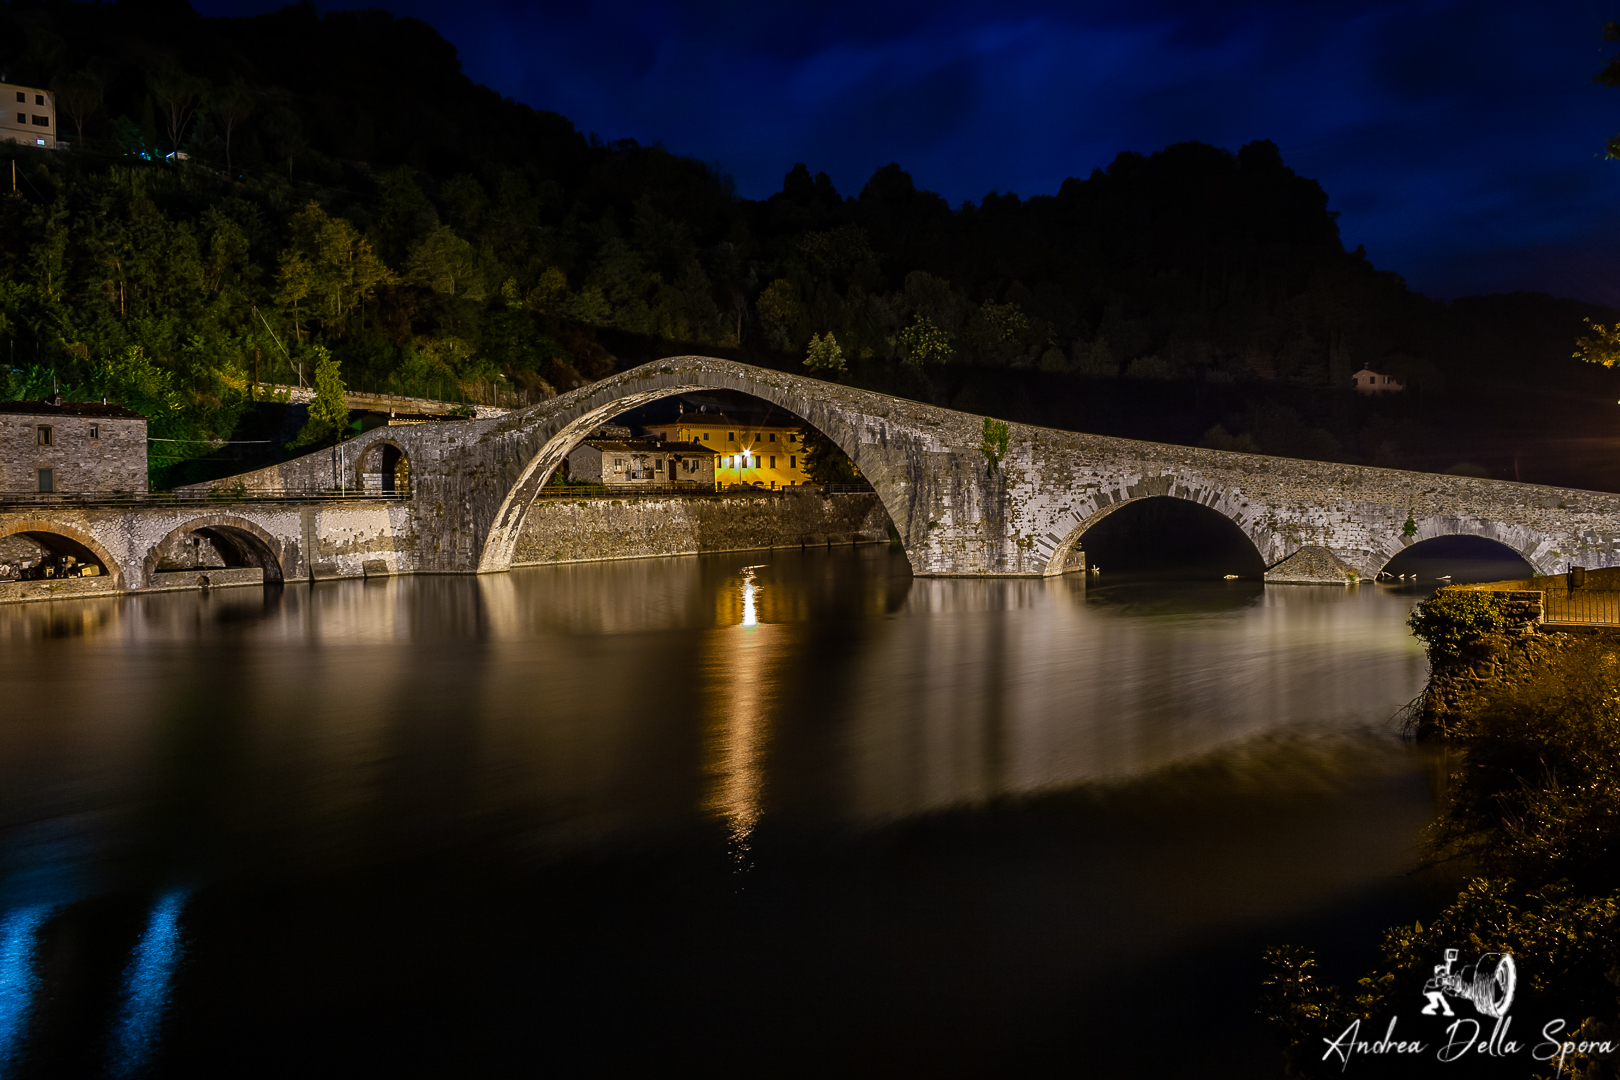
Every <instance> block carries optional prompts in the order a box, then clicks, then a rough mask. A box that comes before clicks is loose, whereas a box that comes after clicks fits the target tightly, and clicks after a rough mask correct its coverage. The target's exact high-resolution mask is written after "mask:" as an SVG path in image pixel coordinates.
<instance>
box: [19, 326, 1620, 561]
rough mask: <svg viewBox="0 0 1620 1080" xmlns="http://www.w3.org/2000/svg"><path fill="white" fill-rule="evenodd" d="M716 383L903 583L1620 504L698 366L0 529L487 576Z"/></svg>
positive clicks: (1347, 539) (632, 377)
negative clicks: (573, 492) (854, 487)
mask: <svg viewBox="0 0 1620 1080" xmlns="http://www.w3.org/2000/svg"><path fill="white" fill-rule="evenodd" d="M716 389H728V390H736V391H741V392H742V393H745V394H750V395H752V396H754V397H757V398H761V399H763V400H765V401H768V402H771V403H772V404H774V405H777V406H780V407H781V408H783V409H786V410H787V411H789V412H791V413H794V414H795V415H797V416H799V417H802V418H803V419H805V420H807V421H808V422H810V423H811V424H813V425H814V426H815V427H816V428H818V429H819V430H821V431H822V432H823V433H825V434H826V435H827V436H828V437H829V438H830V439H832V440H833V441H834V442H835V443H837V444H838V445H839V446H840V447H842V448H843V449H844V450H845V451H846V452H847V453H848V454H849V456H850V457H851V458H852V459H854V461H855V463H856V465H857V466H858V467H859V468H860V470H861V473H862V475H864V476H865V477H867V478H868V479H869V480H870V481H871V483H872V485H873V487H874V488H875V489H876V491H877V494H878V496H879V498H880V499H881V501H882V503H883V505H884V507H885V508H886V509H887V511H888V514H889V517H890V519H891V520H892V521H893V523H894V525H895V527H896V529H897V530H898V531H899V534H900V538H901V541H902V543H903V544H904V546H905V551H906V555H907V557H908V558H909V560H910V562H911V566H912V569H913V571H914V572H915V573H917V574H919V575H941V576H953V575H967V576H976V575H997V576H1043V575H1053V574H1060V573H1064V572H1065V571H1068V570H1073V569H1079V568H1080V567H1081V565H1082V564H1083V556H1081V555H1080V554H1079V540H1080V538H1081V536H1083V534H1084V533H1085V531H1086V530H1087V529H1089V528H1090V527H1091V526H1093V525H1095V524H1096V523H1097V522H1098V521H1100V520H1101V519H1102V518H1104V517H1106V516H1107V515H1108V514H1111V513H1113V512H1115V511H1116V510H1118V509H1119V508H1120V507H1122V506H1124V505H1126V504H1128V503H1130V502H1132V501H1133V500H1137V499H1143V498H1149V497H1153V496H1169V497H1171V498H1177V499H1186V500H1189V501H1191V502H1196V503H1199V504H1201V505H1203V506H1205V507H1208V508H1209V509H1211V510H1213V511H1215V512H1216V513H1219V514H1221V515H1224V516H1225V517H1227V518H1228V519H1230V520H1231V521H1232V522H1233V523H1234V524H1236V526H1237V527H1238V528H1239V529H1241V530H1242V531H1243V533H1244V535H1246V536H1247V537H1248V538H1249V539H1250V540H1251V541H1252V542H1253V544H1254V546H1255V548H1256V550H1257V551H1258V552H1259V554H1260V557H1261V558H1262V559H1263V560H1264V562H1265V563H1266V565H1267V566H1273V565H1275V564H1277V563H1279V562H1281V561H1282V560H1284V559H1286V558H1288V557H1289V556H1290V555H1293V554H1294V553H1296V552H1298V551H1299V550H1300V549H1301V548H1304V547H1308V546H1321V547H1325V548H1327V549H1329V550H1331V551H1332V552H1333V553H1334V554H1335V555H1337V556H1338V557H1339V558H1340V559H1342V560H1343V561H1344V562H1346V563H1348V564H1349V565H1350V566H1351V567H1354V568H1355V569H1356V570H1358V571H1359V572H1360V573H1361V574H1363V575H1367V576H1370V575H1373V574H1376V573H1377V572H1378V570H1379V569H1380V568H1381V567H1382V566H1383V565H1384V564H1385V563H1386V562H1387V561H1388V560H1389V559H1390V558H1391V557H1392V556H1393V555H1395V554H1396V553H1398V552H1399V551H1401V550H1402V549H1403V548H1405V547H1407V546H1409V545H1411V544H1413V543H1416V542H1419V541H1422V540H1426V539H1430V538H1433V537H1438V536H1448V535H1459V534H1466V535H1474V536H1482V537H1486V538H1489V539H1491V540H1495V541H1497V542H1499V543H1501V544H1503V545H1505V546H1506V547H1508V548H1511V549H1512V550H1514V551H1516V552H1518V553H1519V554H1520V555H1522V556H1523V557H1524V558H1525V560H1526V561H1528V562H1529V563H1530V564H1531V566H1533V567H1534V568H1535V569H1536V571H1537V572H1540V573H1558V572H1561V571H1563V570H1565V569H1567V568H1568V567H1569V566H1571V565H1582V566H1587V567H1604V566H1615V565H1620V495H1613V494H1604V493H1598V492H1590V491H1579V490H1573V489H1564V488H1551V487H1543V486H1539V485H1533V484H1518V483H1510V482H1506V481H1493V480H1482V479H1476V478H1472V477H1464V476H1442V475H1434V474H1428V473H1414V472H1405V471H1400V470H1393V469H1376V468H1367V467H1360V466H1353V465H1334V464H1327V463H1322V462H1313V461H1299V460H1293V459H1288V458H1276V457H1265V456H1261V455H1257V454H1235V453H1224V452H1220V451H1215V450H1203V449H1197V448H1193V447H1185V446H1168V445H1162V444H1157V443H1148V442H1139V441H1135V440H1131V439H1116V438H1105V437H1102V436H1096V435H1084V434H1077V433H1074V432H1067V431H1055V430H1051V429H1047V428H1038V427H1030V426H1027V425H1023V424H1009V425H1007V428H1006V436H1007V437H1006V442H1005V449H1004V450H1002V449H1000V448H999V447H994V446H991V447H990V448H989V449H988V450H987V437H986V424H985V418H984V417H982V416H977V415H971V414H968V413H962V412H956V411H953V410H950V409H942V408H937V407H935V406H931V405H924V404H921V403H918V402H915V401H908V400H904V399H901V398H896V397H891V396H889V395H887V394H880V393H874V392H871V391H866V390H857V389H853V388H850V387H845V386H839V385H836V384H832V383H827V382H823V381H820V380H817V379H811V378H807V377H804V376H799V375H792V374H786V373H782V372H777V371H769V370H765V369H762V368H757V367H752V366H749V365H747V364H740V363H735V362H732V361H726V360H717V359H713V358H709V357H700V356H678V357H671V358H669V359H666V360H661V361H656V362H654V363H650V364H644V365H642V366H640V367H637V368H634V369H631V370H629V371H625V372H622V373H620V374H618V375H615V376H613V377H611V378H608V379H604V380H602V381H601V382H597V383H593V384H592V385H590V386H587V387H583V388H581V389H579V390H575V391H572V392H570V393H567V394H563V395H561V396H559V397H557V398H554V399H552V400H550V401H547V402H544V403H542V404H540V405H535V406H532V407H530V408H527V409H524V410H521V411H518V412H514V413H511V414H508V415H506V416H503V417H499V418H496V419H491V420H469V421H463V422H449V423H434V424H420V425H412V426H408V427H391V428H378V429H375V430H373V431H370V432H367V433H365V434H364V435H361V436H360V437H358V438H356V439H354V440H352V441H350V442H347V443H344V444H343V445H341V446H339V447H337V448H335V449H330V450H324V451H318V452H316V453H313V454H310V455H307V456H305V457H302V458H298V459H295V460H293V461H289V462H286V463H284V464H282V465H278V466H274V467H271V468H268V469H263V470H259V471H257V472H253V473H246V474H243V475H242V476H239V477H233V478H231V479H229V480H225V481H220V482H218V483H216V484H214V485H212V489H213V494H212V498H211V499H210V500H209V501H208V502H207V503H206V504H202V505H199V506H197V507H195V508H193V507H187V506H183V505H182V506H162V507H141V508H136V509H124V510H116V509H94V508H82V509H76V508H71V507H66V506H53V507H43V506H42V507H32V508H29V509H26V510H16V511H7V512H0V536H4V535H6V534H9V533H14V532H30V533H33V534H36V535H37V534H41V533H52V532H54V533H57V534H59V535H63V536H65V537H67V538H68V539H69V540H70V541H71V542H72V543H75V544H79V545H82V546H83V547H84V548H86V549H87V550H89V551H90V552H91V553H92V554H94V555H96V557H98V558H101V559H102V560H103V561H104V562H105V564H106V565H107V567H108V570H109V572H110V573H111V575H112V576H113V577H114V579H115V582H116V587H119V588H123V589H138V588H146V587H151V586H152V584H153V578H154V573H155V570H154V564H153V557H154V555H153V553H154V552H155V550H156V548H157V546H158V545H159V544H160V543H161V542H163V541H164V539H165V538H172V537H173V536H174V535H177V534H182V533H185V532H186V531H188V530H190V531H197V532H202V533H203V534H204V535H209V536H211V537H213V538H214V540H215V544H216V546H219V545H220V544H224V545H225V547H226V548H228V549H232V550H235V551H236V553H237V558H238V560H239V563H238V564H239V565H258V566H262V567H264V570H265V577H266V579H267V580H270V579H282V580H294V579H300V578H308V577H322V576H336V577H343V576H358V575H360V574H363V573H367V572H387V573H410V572H484V573H487V572H498V571H503V570H506V569H508V568H509V567H510V566H511V563H512V558H513V552H514V550H515V548H516V545H517V539H518V536H519V534H520V533H521V531H522V529H523V524H524V520H525V517H526V515H527V514H528V512H529V508H530V506H531V505H532V504H533V502H534V499H535V496H536V494H537V493H538V491H539V490H540V488H541V487H542V486H543V485H544V484H545V482H546V480H547V478H548V477H549V476H550V474H551V472H552V470H554V469H555V468H556V467H557V465H558V464H559V463H560V462H561V461H562V459H563V458H564V456H566V454H567V452H568V450H569V449H571V448H572V447H573V446H574V445H575V444H576V443H577V442H578V441H579V440H580V439H581V438H583V437H584V436H585V435H586V434H587V433H588V432H589V431H591V430H592V429H593V428H595V427H597V426H598V425H600V424H602V423H604V422H606V421H608V420H610V419H612V418H613V417H614V416H616V415H618V414H620V413H622V412H624V411H626V410H628V409H631V408H635V407H636V406H639V405H643V404H646V403H648V402H651V401H655V400H657V399H659V398H663V397H668V396H670V395H673V394H678V393H683V392H691V391H704V390H716ZM384 442H386V443H388V444H391V446H392V448H393V449H388V450H387V453H386V454H383V453H381V452H380V451H382V450H383V449H385V448H382V447H379V446H378V445H377V444H379V443H384ZM394 449H397V450H398V451H399V453H398V454H397V455H396V454H395V453H394ZM992 454H996V455H998V456H999V460H997V461H995V462H992V460H991V455H992ZM384 457H386V458H387V459H388V460H390V461H395V460H398V461H402V462H404V463H405V465H404V467H405V468H406V469H407V470H408V477H409V486H410V497H409V498H408V499H405V500H401V501H393V502H387V501H381V500H378V501H372V500H366V499H358V500H354V499H349V500H341V501H335V502H329V503H319V504H291V503H282V502H276V501H274V500H265V499H262V498H255V497H248V498H242V497H240V496H241V495H247V496H267V495H270V494H271V493H274V492H277V491H309V490H317V489H328V488H344V489H351V490H352V489H356V488H363V487H365V485H366V478H365V470H369V469H374V468H378V467H379V466H376V465H372V464H367V463H368V462H375V461H378V460H380V459H382V458H384ZM402 475H404V474H402ZM372 486H374V487H375V486H376V484H375V480H373V484H372ZM801 497H814V496H810V495H806V496H801Z"/></svg>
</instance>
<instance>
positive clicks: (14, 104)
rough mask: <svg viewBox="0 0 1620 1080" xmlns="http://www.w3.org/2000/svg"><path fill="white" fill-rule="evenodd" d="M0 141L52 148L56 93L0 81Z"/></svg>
mask: <svg viewBox="0 0 1620 1080" xmlns="http://www.w3.org/2000/svg"><path fill="white" fill-rule="evenodd" d="M0 142H18V143H26V144H28V145H29V146H43V147H45V148H46V149H47V150H55V149H56V98H55V96H53V95H52V94H51V92H50V91H49V90H39V89H36V88H35V87H32V86H14V85H12V84H11V83H0Z"/></svg>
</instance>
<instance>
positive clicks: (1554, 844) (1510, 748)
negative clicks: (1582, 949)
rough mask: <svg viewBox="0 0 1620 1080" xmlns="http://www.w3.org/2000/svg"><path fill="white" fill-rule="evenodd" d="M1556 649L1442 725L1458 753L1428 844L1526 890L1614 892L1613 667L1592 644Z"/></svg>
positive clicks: (1597, 642) (1619, 747)
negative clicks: (1560, 884) (1572, 885)
mask: <svg viewBox="0 0 1620 1080" xmlns="http://www.w3.org/2000/svg"><path fill="white" fill-rule="evenodd" d="M1463 595H1483V594H1463ZM1557 644H1558V645H1561V646H1563V648H1561V649H1559V650H1557V651H1550V652H1548V653H1547V655H1544V656H1542V657H1541V658H1539V659H1538V660H1537V661H1536V662H1534V663H1532V664H1528V665H1526V666H1525V668H1526V669H1525V670H1523V671H1517V672H1516V673H1515V675H1514V677H1511V678H1504V679H1501V680H1499V685H1497V686H1494V687H1493V688H1492V690H1491V691H1490V692H1489V693H1487V694H1485V695H1483V696H1482V697H1481V699H1480V700H1479V701H1477V702H1476V703H1475V704H1474V705H1473V706H1472V707H1471V708H1468V709H1467V710H1465V711H1464V712H1463V714H1462V716H1461V717H1460V718H1458V719H1457V720H1456V721H1455V722H1453V723H1452V724H1451V725H1450V730H1449V732H1448V735H1449V737H1450V739H1451V741H1452V743H1453V745H1455V746H1456V747H1457V748H1458V750H1459V751H1460V753H1461V755H1462V756H1461V758H1460V759H1459V760H1458V764H1457V766H1456V767H1455V768H1454V769H1453V770H1452V776H1451V778H1450V779H1451V782H1450V784H1449V785H1448V787H1447V791H1446V801H1445V805H1444V808H1443V812H1442V814H1441V818H1440V821H1439V823H1438V824H1437V825H1436V827H1435V829H1434V831H1433V835H1432V838H1431V839H1432V846H1433V848H1434V850H1435V852H1436V853H1437V854H1438V855H1440V856H1442V857H1447V858H1453V857H1458V856H1466V857H1467V858H1469V859H1471V860H1472V861H1473V862H1474V863H1475V864H1476V865H1478V866H1479V867H1481V868H1482V869H1483V870H1484V871H1485V872H1486V873H1488V874H1491V875H1492V876H1499V877H1512V878H1515V879H1517V880H1519V881H1520V882H1521V883H1524V884H1525V885H1526V886H1527V887H1532V888H1539V887H1540V886H1542V885H1544V884H1547V883H1549V882H1554V881H1558V880H1568V881H1572V882H1576V883H1578V884H1581V885H1584V886H1589V887H1592V888H1595V889H1601V890H1603V891H1605V892H1607V891H1610V890H1614V889H1617V888H1620V661H1617V659H1616V657H1615V655H1614V653H1613V651H1612V647H1610V646H1608V645H1606V644H1605V643H1604V642H1603V641H1602V640H1601V639H1560V640H1559V641H1557Z"/></svg>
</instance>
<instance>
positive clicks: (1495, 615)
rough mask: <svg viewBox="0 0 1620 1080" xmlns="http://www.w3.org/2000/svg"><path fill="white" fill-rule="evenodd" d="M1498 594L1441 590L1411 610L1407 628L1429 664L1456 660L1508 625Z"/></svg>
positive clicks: (1500, 596) (1463, 590)
mask: <svg viewBox="0 0 1620 1080" xmlns="http://www.w3.org/2000/svg"><path fill="white" fill-rule="evenodd" d="M1502 601H1503V596H1502V594H1501V593H1492V592H1478V591H1473V590H1468V589H1442V590H1440V591H1439V592H1437V593H1435V594H1434V595H1433V596H1431V597H1430V598H1429V599H1427V600H1425V601H1423V603H1421V604H1419V605H1418V606H1417V607H1415V608H1413V609H1412V614H1411V616H1410V617H1409V618H1408V619H1407V626H1409V627H1410V628H1411V630H1412V635H1413V636H1414V637H1416V638H1417V639H1418V640H1419V641H1421V642H1423V644H1424V645H1425V646H1426V647H1427V648H1428V650H1429V657H1430V659H1431V660H1435V661H1439V660H1455V659H1457V658H1458V657H1460V656H1462V655H1463V654H1464V653H1465V652H1466V651H1468V650H1470V649H1473V648H1475V647H1476V646H1477V644H1478V642H1479V640H1480V639H1481V638H1483V637H1485V636H1486V635H1488V634H1498V633H1501V632H1502V629H1503V628H1504V627H1505V626H1506V625H1507V620H1506V618H1505V617H1504V616H1503V614H1502Z"/></svg>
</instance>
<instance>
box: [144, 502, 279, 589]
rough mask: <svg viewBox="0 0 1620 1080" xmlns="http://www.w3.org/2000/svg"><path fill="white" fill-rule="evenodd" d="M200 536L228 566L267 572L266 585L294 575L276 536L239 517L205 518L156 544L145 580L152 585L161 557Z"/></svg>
mask: <svg viewBox="0 0 1620 1080" xmlns="http://www.w3.org/2000/svg"><path fill="white" fill-rule="evenodd" d="M192 534H196V535H199V536H205V537H207V538H208V539H209V540H210V541H212V542H213V545H214V550H215V551H217V552H219V554H220V556H221V557H222V558H223V559H224V560H225V565H226V566H228V567H231V566H257V567H259V568H261V569H262V570H263V571H264V582H265V584H266V585H269V584H271V583H273V582H281V581H285V580H286V579H287V578H288V577H289V576H290V575H289V572H288V568H286V567H285V566H284V565H283V562H282V559H283V556H284V555H285V551H284V545H283V544H282V542H281V540H279V539H278V538H277V537H276V536H275V535H274V534H273V533H271V532H269V531H268V530H266V529H265V528H264V527H263V526H261V525H259V524H257V523H256V522H253V521H250V520H248V519H247V518H245V517H242V516H240V515H238V514H225V513H217V514H204V515H201V516H199V517H195V518H192V519H191V520H190V521H187V522H185V523H184V524H181V525H177V526H175V527H174V528H172V529H170V530H169V532H168V533H167V534H166V535H165V536H164V537H163V539H161V540H159V541H158V542H157V543H155V544H153V545H152V546H151V548H150V549H149V550H148V551H147V552H146V557H145V559H143V560H142V567H141V569H142V572H143V580H144V581H146V582H148V583H150V582H151V581H152V575H153V574H155V573H157V572H158V559H159V555H158V553H159V552H160V551H162V550H163V548H164V547H165V546H167V545H168V544H171V543H173V542H174V541H175V540H177V539H179V538H180V537H182V536H189V535H192Z"/></svg>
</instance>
